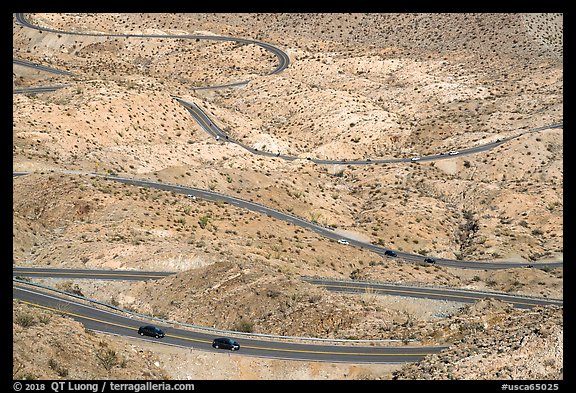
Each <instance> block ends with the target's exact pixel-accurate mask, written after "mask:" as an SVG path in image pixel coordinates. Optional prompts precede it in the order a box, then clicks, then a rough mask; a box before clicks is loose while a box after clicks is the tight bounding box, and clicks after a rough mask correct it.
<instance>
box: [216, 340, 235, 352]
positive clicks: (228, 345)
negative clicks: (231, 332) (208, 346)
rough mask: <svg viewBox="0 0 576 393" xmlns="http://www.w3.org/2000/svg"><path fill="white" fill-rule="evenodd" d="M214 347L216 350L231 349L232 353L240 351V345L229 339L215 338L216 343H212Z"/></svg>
mask: <svg viewBox="0 0 576 393" xmlns="http://www.w3.org/2000/svg"><path fill="white" fill-rule="evenodd" d="M212 347H213V348H216V349H220V348H222V349H229V350H231V351H237V350H239V349H240V344H238V342H237V341H235V340H232V339H231V338H228V337H220V338H215V339H214V341H212Z"/></svg>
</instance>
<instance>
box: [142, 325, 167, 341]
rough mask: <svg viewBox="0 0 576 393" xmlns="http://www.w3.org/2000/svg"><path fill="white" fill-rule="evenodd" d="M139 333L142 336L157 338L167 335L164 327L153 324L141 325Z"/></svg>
mask: <svg viewBox="0 0 576 393" xmlns="http://www.w3.org/2000/svg"><path fill="white" fill-rule="evenodd" d="M138 334H139V335H141V336H150V337H156V338H162V337H164V336H165V334H164V332H163V331H162V329H160V328H157V327H156V326H152V325H147V326H140V328H139V329H138Z"/></svg>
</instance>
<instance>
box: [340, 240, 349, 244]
mask: <svg viewBox="0 0 576 393" xmlns="http://www.w3.org/2000/svg"><path fill="white" fill-rule="evenodd" d="M338 243H339V244H344V245H348V244H350V242H349V241H348V240H346V239H338Z"/></svg>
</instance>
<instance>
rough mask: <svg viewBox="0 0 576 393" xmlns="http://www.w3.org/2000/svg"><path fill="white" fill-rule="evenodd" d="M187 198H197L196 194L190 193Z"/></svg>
mask: <svg viewBox="0 0 576 393" xmlns="http://www.w3.org/2000/svg"><path fill="white" fill-rule="evenodd" d="M186 198H190V199H193V200H195V199H196V195H192V194H188V195H186Z"/></svg>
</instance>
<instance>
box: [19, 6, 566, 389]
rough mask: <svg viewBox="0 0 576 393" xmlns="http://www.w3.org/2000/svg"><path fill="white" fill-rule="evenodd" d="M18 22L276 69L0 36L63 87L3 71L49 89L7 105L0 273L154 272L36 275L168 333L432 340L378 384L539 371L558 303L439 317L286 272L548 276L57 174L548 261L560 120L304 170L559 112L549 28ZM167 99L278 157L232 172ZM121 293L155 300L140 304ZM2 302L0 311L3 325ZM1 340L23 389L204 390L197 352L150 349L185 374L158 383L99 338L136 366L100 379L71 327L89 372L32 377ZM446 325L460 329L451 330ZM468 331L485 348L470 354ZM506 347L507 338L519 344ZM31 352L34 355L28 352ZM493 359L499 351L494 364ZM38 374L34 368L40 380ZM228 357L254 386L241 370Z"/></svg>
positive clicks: (554, 30) (512, 23) (559, 58)
mask: <svg viewBox="0 0 576 393" xmlns="http://www.w3.org/2000/svg"><path fill="white" fill-rule="evenodd" d="M30 17H31V19H32V20H34V21H36V22H37V23H39V24H40V25H42V26H51V27H55V28H60V29H63V30H74V31H82V32H85V31H90V32H99V33H105V32H113V33H122V32H123V33H127V34H140V33H144V34H202V35H211V34H212V35H229V36H238V37H243V38H252V39H257V40H262V41H266V42H270V43H272V44H274V45H277V46H279V47H281V48H282V49H284V50H286V51H287V53H288V54H289V55H290V59H291V65H290V67H289V68H288V69H286V70H285V71H284V72H282V73H281V74H278V75H268V73H269V72H270V70H271V69H273V67H274V66H275V63H276V59H275V58H274V57H273V56H271V55H270V54H269V53H267V52H264V51H262V50H261V48H259V47H256V46H254V45H242V44H239V43H230V42H214V41H202V40H200V41H197V40H192V41H190V40H183V39H166V38H150V39H143V38H134V37H133V38H123V37H106V36H99V37H87V36H70V35H66V34H52V33H47V32H45V31H43V32H38V31H34V30H30V29H24V28H22V27H21V26H17V25H14V29H13V44H14V45H13V55H14V57H18V58H24V59H28V60H31V61H35V62H39V63H42V64H45V65H52V66H55V67H59V68H61V69H66V70H69V71H71V72H73V73H74V75H73V76H64V77H60V76H58V77H57V76H54V75H51V74H46V73H41V72H37V71H33V70H30V69H28V68H25V67H21V66H18V65H15V66H14V71H13V74H14V78H13V83H14V86H15V87H21V86H34V85H47V84H62V83H66V84H69V85H70V86H69V87H67V88H64V89H61V90H59V91H57V92H55V93H51V94H38V95H24V94H18V95H14V100H13V167H14V170H26V171H34V172H35V174H33V175H29V176H26V177H21V178H15V179H14V181H13V193H14V198H13V263H14V264H15V265H19V266H52V267H86V268H111V269H117V268H124V269H142V270H164V271H175V272H178V274H177V275H176V276H173V277H170V278H167V279H165V280H159V281H156V282H147V283H134V284H133V285H129V286H127V285H123V284H118V283H94V282H85V281H82V282H78V283H62V282H61V281H60V282H56V280H53V281H51V284H54V285H57V286H62V287H70V286H71V285H78V286H79V287H78V288H79V290H80V291H82V292H83V293H84V294H86V295H87V296H90V297H94V298H98V299H100V300H103V301H107V302H113V303H116V304H119V305H121V306H123V307H127V308H131V309H135V310H138V311H141V312H144V313H149V314H154V315H157V316H165V317H169V318H173V319H175V320H180V321H183V322H193V323H201V324H206V325H211V326H218V327H220V328H224V329H229V328H243V329H248V328H250V329H253V330H254V331H258V332H266V333H277V334H302V335H307V336H325V337H341V338H342V337H350V338H352V337H354V338H383V337H384V338H389V337H392V336H395V337H417V338H419V339H421V340H423V341H426V342H431V343H443V342H447V343H452V344H453V346H452V347H451V349H450V351H448V352H446V353H445V354H442V355H440V357H439V358H438V359H433V360H425V361H424V362H422V363H421V365H420V366H413V367H412V366H410V367H406V368H405V369H403V371H401V372H399V373H397V374H396V375H395V377H396V378H434V379H445V378H476V377H478V378H489V377H490V375H492V377H494V378H496V377H501V378H519V379H522V378H544V377H546V378H548V377H549V378H554V379H555V378H562V374H561V371H560V368H561V359H562V352H561V350H559V349H558V348H561V343H562V339H561V337H562V332H563V324H562V319H561V311H558V310H554V309H538V310H532V311H521V310H518V311H511V310H508V309H506V307H504V306H502V307H501V306H499V305H498V304H497V303H492V302H489V303H487V304H488V305H484V303H482V304H481V305H477V306H476V308H474V307H473V308H466V309H465V310H463V311H460V312H459V311H458V310H459V309H460V308H461V305H460V304H456V303H450V304H448V303H447V302H432V301H430V302H427V301H416V300H413V299H409V298H405V299H399V298H397V297H385V296H382V297H377V296H375V295H374V294H370V293H367V294H363V295H361V296H360V297H358V296H352V295H336V294H333V293H327V292H326V291H323V290H321V289H319V288H316V287H311V286H309V285H307V284H305V283H303V282H301V281H299V280H298V277H299V276H300V275H314V274H317V275H324V276H332V277H346V278H350V277H352V278H366V279H372V280H383V281H396V282H411V283H433V284H436V285H446V286H453V287H466V288H478V289H490V290H500V291H507V292H511V293H524V294H532V295H539V296H550V297H562V296H563V269H556V270H548V269H544V270H540V269H514V270H504V271H468V270H466V269H452V268H443V267H430V266H427V267H421V266H414V265H411V264H406V263H403V262H402V261H400V260H390V259H388V258H381V257H379V256H376V255H374V254H371V253H368V252H365V251H361V250H357V249H355V248H353V247H346V246H341V245H337V244H336V243H335V242H333V241H329V240H326V239H323V238H321V237H319V236H317V235H316V234H315V233H313V232H312V233H309V232H307V231H302V230H299V229H298V228H296V227H294V226H292V225H289V224H286V223H282V222H278V221H276V220H274V219H271V218H269V217H266V216H263V215H260V214H256V213H250V212H244V211H241V210H239V209H236V208H234V207H231V206H228V205H225V204H218V203H211V202H204V201H191V200H189V199H186V198H185V197H183V196H181V195H174V194H171V193H167V192H161V191H154V190H144V189H139V188H137V187H131V186H124V185H120V184H116V183H111V182H108V181H105V180H102V179H100V178H97V177H90V176H78V175H69V174H68V175H64V174H61V173H59V171H61V170H63V169H71V170H82V171H94V172H98V173H118V174H121V175H124V176H134V177H141V178H146V179H152V180H160V181H164V182H171V183H178V184H183V185H189V186H195V187H201V188H206V189H211V190H214V191H219V192H223V193H227V194H231V195H236V196H238V197H241V198H245V199H248V200H254V201H258V202H261V203H263V204H266V205H268V206H270V207H274V208H277V209H280V210H285V211H287V212H290V213H293V214H296V215H298V216H300V217H303V218H306V219H309V220H312V221H317V222H319V223H321V224H324V225H328V226H331V227H333V228H334V229H335V230H336V231H338V232H339V233H343V234H344V233H345V234H347V235H348V236H352V237H355V238H358V239H361V240H364V241H369V242H373V243H375V244H381V245H385V246H387V247H390V248H392V249H397V250H403V251H409V252H416V253H420V254H426V255H435V256H438V257H448V258H461V259H471V260H516V261H526V262H532V261H545V260H561V259H562V258H563V200H564V195H563V149H562V146H563V130H562V128H560V129H553V130H546V131H543V132H539V133H529V134H525V135H523V136H521V137H518V138H517V139H514V140H512V141H510V142H506V143H504V144H502V145H501V146H499V147H498V148H497V149H494V150H492V151H489V152H485V153H480V154H476V155H470V156H455V157H453V158H450V159H447V160H442V161H438V162H418V163H413V164H409V165H406V164H390V165H376V166H360V167H354V166H320V165H313V164H311V163H309V162H307V160H305V158H306V157H319V158H332V159H334V158H346V159H348V160H353V159H358V158H366V157H371V158H374V157H387V158H392V157H412V156H416V155H426V154H437V153H439V152H443V151H448V150H458V149H461V148H464V147H470V146H474V145H479V144H482V143H487V142H490V141H494V140H496V139H497V138H502V137H505V136H510V135H516V134H517V133H518V132H519V131H522V130H526V129H530V128H534V127H539V126H543V125H547V124H552V123H555V122H558V121H561V120H562V117H563V16H562V14H504V13H502V14H354V13H353V14H296V13H295V14H266V13H264V14H252V13H245V14H244V13H242V14H226V13H221V14H207V13H204V14H42V13H39V14H33V15H31V16H30ZM246 79H249V80H250V83H248V84H247V85H246V86H244V87H242V88H235V89H224V90H192V89H191V87H192V86H207V85H212V84H220V83H226V82H234V81H238V80H246ZM173 95H176V96H181V97H183V98H184V99H186V100H189V101H192V102H195V103H197V104H198V105H200V106H201V107H202V108H204V109H205V110H206V111H207V112H208V113H209V115H210V116H211V117H213V119H214V121H215V122H216V123H217V124H218V125H219V126H221V127H222V128H223V129H225V130H226V131H227V132H229V133H230V134H231V135H232V136H233V137H235V138H237V139H240V140H242V141H243V142H244V143H247V144H249V145H252V146H254V147H257V148H259V149H265V150H270V151H274V152H283V153H288V154H293V155H297V156H299V157H301V158H302V160H296V161H293V162H284V161H280V160H274V159H268V158H261V157H255V156H252V155H251V154H249V153H248V152H246V151H245V150H242V149H240V148H238V147H234V146H230V145H229V144H225V143H219V142H216V141H214V140H213V139H212V138H211V137H209V136H208V135H207V134H206V133H205V132H204V131H203V130H202V129H201V128H200V127H199V126H198V124H197V123H196V122H195V121H194V120H193V118H192V117H191V116H190V114H189V113H188V112H187V111H186V110H185V109H184V108H183V107H181V106H180V105H179V104H178V103H177V102H176V101H174V100H173V99H172V96H173ZM51 171H54V172H51ZM212 271H213V272H217V273H218V275H216V276H213V275H211V274H210V272H212ZM143 293H157V294H158V295H157V296H156V295H155V296H153V297H151V298H148V299H147V300H145V301H144V300H142V299H143V298H142V296H141V294H143ZM220 301H227V302H232V303H234V305H235V306H236V307H237V308H238V309H239V310H240V311H241V312H240V313H239V314H238V315H236V316H229V315H226V313H225V312H223V310H221V309H219V308H218V307H217V304H218V302H220ZM18 307H20V306H15V310H17V312H20V311H22V310H21V309H20V308H18ZM15 312H16V311H15ZM481 313H486V315H485V316H484V317H483V316H481ZM524 316H525V318H524ZM545 316H547V317H549V321H548V322H546V321H545V318H544V317H545ZM51 318H60V317H56V316H52V317H51ZM486 318H488V319H486ZM42 319H43V320H48V319H49V318H48V317H42ZM286 320H288V321H290V323H289V324H286V323H284V322H285V321H286ZM38 321H39V320H38ZM40 323H43V322H35V325H34V326H32V328H37V327H38V326H39V324H40ZM46 323H49V322H46ZM447 324H451V325H447ZM65 325H66V326H67V328H68V329H72V330H73V329H77V328H79V326H76V327H73V325H68V324H65ZM449 326H453V328H450V327H449ZM480 326H481V327H480ZM540 326H542V327H543V328H545V329H544V330H541V331H540V330H539V332H540V333H541V332H543V331H547V332H549V334H548V335H543V334H540V333H535V332H532V330H530V329H540ZM72 330H71V331H72ZM506 330H508V332H506ZM15 331H17V332H18V334H17V335H15V338H14V339H15V344H17V345H15V352H14V353H15V355H14V358H15V359H16V360H18V362H19V363H25V364H29V365H30V366H29V367H30V368H29V370H28V371H26V372H29V373H30V375H34V376H40V377H43V376H45V375H46V377H47V378H48V377H50V378H51V377H52V376H54V375H56V374H57V371H55V370H59V369H61V368H66V369H68V373H69V375H70V376H73V377H74V378H76V377H77V376H81V375H82V376H84V375H86V376H88V375H91V376H93V377H97V378H98V377H102V378H103V377H104V376H105V375H109V376H110V375H111V376H112V377H114V378H116V377H120V378H122V377H126V378H145V377H147V376H148V377H150V378H164V377H168V378H175V377H176V378H178V377H182V376H185V377H188V376H190V375H202V376H203V377H204V378H211V377H215V376H216V378H217V377H218V376H221V377H224V378H226V377H227V376H223V375H221V374H218V372H216V371H214V370H217V367H211V366H209V365H210V364H212V365H213V364H214V361H216V360H217V359H219V358H217V357H211V356H210V355H206V356H204V355H205V354H204V355H202V357H198V361H195V362H190V361H184V360H183V359H185V358H186V356H184V355H181V354H177V353H176V352H170V353H168V352H169V351H167V352H166V353H165V355H166V356H168V358H170V357H172V358H173V359H180V360H181V361H182V362H184V363H183V364H186V367H189V369H180V370H179V371H178V373H176V372H174V373H172V374H164V372H169V371H170V370H167V369H163V368H162V367H160V368H159V369H158V370H156V368H154V367H156V366H154V367H153V366H151V365H150V364H154V362H156V360H154V361H153V362H152V363H150V361H152V360H151V359H152V358H150V359H149V358H148V357H147V356H146V357H145V359H137V356H135V355H134V353H133V352H130V351H131V350H132V349H130V348H134V347H129V346H128V347H123V345H124V344H125V343H123V341H122V339H119V338H118V339H116V338H114V339H113V340H112V341H114V345H117V346H115V347H114V348H112V349H113V350H114V351H116V352H117V353H122V354H123V356H125V358H126V359H130V362H127V363H126V364H128V365H129V364H131V362H134V363H133V364H138V366H139V367H140V366H141V368H142V369H143V370H147V371H146V372H148V373H149V374H146V375H144V374H138V372H135V371H134V372H133V371H130V370H127V369H123V368H122V367H116V368H114V369H110V370H102V369H101V367H100V366H99V364H98V360H97V358H96V357H95V356H91V355H90V356H91V357H89V354H92V355H94V354H95V353H97V349H96V348H98V345H101V346H104V344H99V343H98V342H97V341H95V339H94V337H91V336H90V335H89V334H87V333H86V334H87V336H86V337H84V336H83V335H82V336H81V337H80V338H85V339H86V340H88V341H87V343H90V344H86V345H88V346H87V347H85V348H84V347H79V348H84V349H85V352H86V353H85V355H86V356H88V357H87V362H88V363H89V364H90V365H91V366H90V368H91V371H86V370H81V369H76V368H74V367H72V365H68V363H67V362H68V360H67V359H68V358H66V357H64V358H63V359H62V360H59V359H56V358H54V359H53V360H54V361H55V362H54V361H53V362H50V364H52V365H53V368H51V367H52V366H50V365H49V363H48V362H49V361H50V358H38V359H36V358H31V357H25V355H26V351H28V347H27V345H29V344H28V341H26V340H24V339H21V337H20V336H23V337H24V338H26V337H28V336H25V335H26V334H27V331H26V330H25V329H22V326H15ZM74 331H75V330H74ZM462 332H467V333H468V335H469V337H468V338H464V337H463V336H460V334H462ZM488 332H489V333H491V334H493V335H494V337H498V340H495V341H490V337H489V336H488ZM531 332H532V333H531ZM97 337H98V339H100V337H99V336H97ZM521 337H527V338H526V340H524V341H522V342H520V341H521ZM42 340H47V338H45V337H42ZM102 340H103V339H102ZM466 340H472V341H466ZM474 340H476V344H474ZM105 342H106V343H107V342H108V338H106V341H105ZM532 343H535V344H534V345H533V344H532ZM47 345H48V344H47ZM57 345H63V344H62V343H58V344H57ZM109 345H112V344H109ZM130 345H136V346H137V347H138V345H139V344H130ZM500 347H501V348H500ZM506 348H509V349H506ZM155 350H157V348H155ZM499 350H500V352H498V351H499ZM46 351H47V352H46V353H48V354H50V353H55V352H53V351H54V350H53V349H48V347H47V349H46ZM51 351H52V352H51ZM474 353H476V355H474ZM528 353H532V354H533V356H534V358H535V359H541V367H540V366H539V367H536V366H534V367H532V368H533V369H534V370H533V372H532V373H531V372H529V371H528V369H529V368H530V367H531V366H530V364H531V363H529V361H528V355H527V354H528ZM146 359H149V360H150V361H148V360H146ZM496 359H506V361H507V362H508V365H507V366H508V368H509V369H505V367H504V368H503V366H502V365H503V363H502V362H500V361H497V360H496ZM144 360H146V361H148V363H146V361H144ZM444 360H446V361H448V362H449V363H445V362H443V361H444ZM140 361H142V362H143V363H142V364H140V363H136V362H140ZM219 361H220V360H219ZM18 362H16V361H15V364H17V363H18ZM158 362H160V363H162V360H161V359H160V360H158ZM227 364H228V365H230V367H232V368H234V369H235V370H237V371H238V373H237V374H235V375H236V376H237V377H238V378H245V377H248V378H250V376H251V377H253V378H259V377H271V378H281V377H282V376H283V375H284V376H292V377H293V378H306V377H312V378H315V377H317V378H324V377H328V378H329V377H330V376H332V377H334V378H340V377H342V378H361V377H368V378H384V379H386V378H391V377H392V376H391V374H390V369H389V368H388V369H386V370H383V369H371V370H369V371H367V369H362V370H355V371H354V370H352V369H351V368H347V369H344V368H341V369H336V368H332V367H331V366H327V365H316V364H314V365H308V366H309V367H308V366H307V368H305V369H300V371H299V372H294V373H290V372H289V371H288V370H289V369H290V367H296V366H294V365H289V364H288V365H278V363H277V364H276V365H275V366H271V365H270V364H271V363H265V362H260V360H255V359H249V360H246V361H244V360H242V361H238V362H235V363H227ZM448 364H450V365H452V367H453V368H450V369H448V366H447V365H448ZM454 364H457V366H454ZM46 365H48V368H49V370H44V369H45V368H46ZM251 366H254V367H261V368H262V369H263V370H267V371H266V372H264V371H263V372H262V373H254V372H253V370H252V371H251V372H250V373H248V372H247V371H246V370H249V369H252V367H251ZM445 366H446V367H445ZM298 367H299V366H298ZM418 367H420V368H418ZM99 368H100V369H99ZM202 368H204V369H206V370H212V372H202V371H201V369H202ZM154 370H156V371H154ZM22 372H24V371H23V369H22V370H20V374H18V375H19V376H20V377H22V375H24V374H22ZM195 373H196V374H195ZM498 373H499V374H498Z"/></svg>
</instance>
